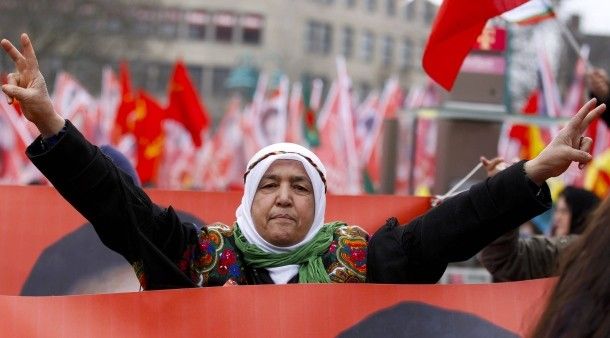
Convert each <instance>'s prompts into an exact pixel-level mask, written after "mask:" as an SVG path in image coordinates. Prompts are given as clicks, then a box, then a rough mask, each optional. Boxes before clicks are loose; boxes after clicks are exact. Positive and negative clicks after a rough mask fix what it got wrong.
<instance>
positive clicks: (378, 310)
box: [0, 280, 550, 337]
mask: <svg viewBox="0 0 610 338" xmlns="http://www.w3.org/2000/svg"><path fill="white" fill-rule="evenodd" d="M549 286H550V282H549V281H548V280H536V281H528V282H517V283H501V284H480V285H375V284H368V285H367V284H363V285H357V284H345V285H338V284H336V285H329V284H301V285H299V284H296V285H271V286H261V285H259V286H238V287H216V288H203V289H183V290H168V291H147V292H138V293H119V294H106V295H92V296H91V295H88V296H64V297H13V296H0V314H2V319H3V320H2V322H3V324H2V325H1V326H0V336H3V337H43V336H44V337H199V336H210V337H240V336H248V337H288V336H289V337H331V336H336V335H337V334H338V333H340V332H342V331H344V330H347V329H350V328H352V335H353V332H354V331H353V330H354V329H353V326H354V325H358V329H359V330H358V331H357V332H358V333H360V334H361V336H370V335H369V334H368V333H372V334H375V333H379V332H385V333H386V335H391V332H403V336H404V332H405V331H406V330H409V331H408V332H412V333H413V336H415V337H435V336H439V333H440V334H441V336H444V337H449V336H451V337H453V336H456V337H483V336H482V335H481V332H482V331H484V332H485V335H484V336H485V337H514V335H512V334H511V333H510V332H512V333H517V334H520V335H523V334H524V333H526V332H528V331H529V330H530V329H531V325H532V324H533V322H532V321H533V320H535V318H537V317H538V314H539V311H540V306H542V304H544V295H545V292H546V290H547V289H548V288H549ZM447 310H449V311H447ZM396 316H399V318H401V319H400V320H395V319H394V320H392V319H393V318H396ZM384 317H385V319H390V320H391V322H389V324H388V322H387V321H384ZM379 324H382V325H386V326H385V327H379ZM430 327H432V328H430ZM401 329H402V331H400V330H401ZM443 330H445V331H451V333H452V334H448V335H442V333H443ZM507 330H508V331H510V332H507ZM435 333H436V335H435ZM475 333H477V334H476V335H475ZM347 336H350V335H347ZM381 336H384V335H381Z"/></svg>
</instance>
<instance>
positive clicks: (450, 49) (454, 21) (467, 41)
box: [422, 0, 527, 90]
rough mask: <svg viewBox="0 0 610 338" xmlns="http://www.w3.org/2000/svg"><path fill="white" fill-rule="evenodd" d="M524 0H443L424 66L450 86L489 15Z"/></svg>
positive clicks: (425, 51)
mask: <svg viewBox="0 0 610 338" xmlns="http://www.w3.org/2000/svg"><path fill="white" fill-rule="evenodd" d="M525 2H527V0H482V1H473V0H445V1H443V4H442V5H441V7H440V9H439V10H438V14H437V15H436V19H435V20H434V23H433V24H432V30H431V31H430V37H429V38H428V43H427V44H426V48H425V50H424V56H423V60H422V63H423V67H424V69H425V70H426V73H428V75H429V76H430V77H431V78H432V79H434V81H436V82H437V83H438V84H440V85H441V86H443V88H445V89H447V90H451V87H453V83H454V82H455V78H456V77H457V74H458V71H459V70H460V67H461V65H462V62H463V61H464V58H466V55H467V54H468V52H469V51H470V48H471V47H472V46H473V44H474V42H475V41H476V39H477V37H478V36H479V34H481V31H482V30H483V27H485V23H486V22H487V20H488V19H490V18H493V17H495V16H497V15H500V14H502V13H504V12H506V11H508V10H510V9H513V8H515V7H517V6H519V5H521V4H523V3H525Z"/></svg>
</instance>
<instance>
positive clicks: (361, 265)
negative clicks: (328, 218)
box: [327, 225, 368, 283]
mask: <svg viewBox="0 0 610 338" xmlns="http://www.w3.org/2000/svg"><path fill="white" fill-rule="evenodd" d="M335 236H336V241H333V243H332V244H331V246H330V248H329V252H331V253H333V251H334V254H335V257H336V259H337V261H338V263H339V264H340V265H335V266H334V267H333V266H332V265H331V266H329V269H328V270H327V271H329V275H330V277H331V280H332V281H333V282H337V283H356V282H364V281H365V280H366V256H367V241H368V234H367V233H366V231H364V230H363V229H362V228H360V227H358V226H347V225H346V226H344V227H341V228H339V229H337V231H336V232H335ZM331 267H333V268H332V269H331Z"/></svg>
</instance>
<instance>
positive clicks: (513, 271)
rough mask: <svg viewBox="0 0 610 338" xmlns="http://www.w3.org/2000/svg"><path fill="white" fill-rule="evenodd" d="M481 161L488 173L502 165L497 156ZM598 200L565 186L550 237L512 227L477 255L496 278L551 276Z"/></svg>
mask: <svg viewBox="0 0 610 338" xmlns="http://www.w3.org/2000/svg"><path fill="white" fill-rule="evenodd" d="M482 162H483V165H484V166H485V168H486V170H487V173H488V175H489V176H493V175H495V174H496V173H497V172H498V171H499V170H502V169H503V168H504V167H505V164H504V160H503V159H502V158H499V157H498V158H494V159H492V160H487V159H486V158H482ZM598 203H599V198H597V196H595V194H593V193H591V192H590V191H587V190H584V189H580V188H576V187H566V188H565V189H564V190H563V191H562V192H561V194H560V195H559V199H558V200H557V206H556V209H555V212H554V214H553V217H552V219H553V220H552V228H551V234H552V236H551V237H547V236H544V235H533V236H529V237H525V236H520V233H519V229H514V230H511V231H509V232H507V233H506V234H504V235H502V236H501V237H499V238H498V239H496V240H495V241H493V242H492V243H491V244H489V245H488V246H487V247H485V248H484V249H483V250H482V251H481V252H480V254H479V259H480V261H481V263H482V264H483V266H484V267H485V268H486V269H487V270H488V271H489V273H491V275H492V278H493V280H494V281H497V282H504V281H517V280H527V279H534V278H544V277H550V276H553V275H554V274H555V273H556V271H557V262H558V259H559V257H560V255H561V254H562V252H563V251H564V250H565V249H566V248H567V247H568V246H569V245H570V244H571V243H572V242H574V240H576V238H577V237H578V235H579V234H581V233H582V232H583V231H584V229H585V226H586V222H585V220H586V218H587V215H589V213H590V212H591V211H592V210H593V209H594V208H595V207H596V206H597V204H598ZM523 226H527V225H525V224H524V225H523ZM523 226H522V227H523Z"/></svg>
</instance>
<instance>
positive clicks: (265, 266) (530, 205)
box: [0, 34, 605, 289]
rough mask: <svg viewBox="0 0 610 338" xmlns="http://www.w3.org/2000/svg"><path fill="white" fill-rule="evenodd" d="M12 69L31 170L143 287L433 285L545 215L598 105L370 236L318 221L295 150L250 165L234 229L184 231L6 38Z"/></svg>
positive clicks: (316, 186) (311, 181) (322, 177)
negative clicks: (31, 130) (537, 146)
mask: <svg viewBox="0 0 610 338" xmlns="http://www.w3.org/2000/svg"><path fill="white" fill-rule="evenodd" d="M0 44H1V45H2V47H3V48H4V50H5V51H6V52H7V53H8V55H9V56H10V57H11V58H12V60H13V61H14V62H15V64H16V68H17V71H16V72H14V73H11V74H9V76H8V84H6V85H3V86H2V90H3V91H4V93H5V94H6V95H7V96H8V97H9V101H12V100H14V99H17V100H19V102H20V103H21V107H22V110H23V112H24V115H25V117H26V118H27V119H28V120H30V121H32V122H33V123H34V124H35V125H36V127H37V128H38V130H39V131H40V133H41V135H40V136H39V137H38V138H37V139H36V140H35V141H34V142H33V143H32V144H31V145H30V146H29V147H28V149H27V154H28V156H29V158H30V159H31V160H32V162H33V163H34V164H35V165H36V166H37V167H38V168H39V169H40V170H41V172H42V173H43V174H44V175H45V176H46V177H47V178H48V179H49V180H50V181H51V182H52V183H53V185H54V186H55V188H56V189H57V190H58V191H59V192H60V193H61V194H62V196H63V197H64V198H65V199H66V200H67V201H68V202H70V203H71V204H72V205H73V206H74V207H75V208H76V209H77V210H78V211H79V212H80V213H81V214H83V216H84V217H85V218H87V219H88V220H89V221H90V222H91V224H92V225H93V226H94V228H95V230H96V232H97V233H98V235H99V236H100V239H101V240H102V242H103V243H104V244H106V245H107V246H108V247H110V248H111V249H113V250H115V251H116V252H118V253H120V254H121V255H122V256H123V257H125V259H127V261H128V262H130V263H131V264H132V265H133V266H134V269H135V270H136V274H137V275H138V277H139V280H140V283H141V284H142V286H143V287H144V288H145V289H162V288H179V287H197V286H215V285H227V284H229V285H231V284H260V283H276V284H280V283H292V282H299V283H325V282H377V283H434V282H436V281H438V279H439V278H440V277H441V275H442V273H443V272H444V270H445V268H446V266H447V263H448V262H452V261H459V260H465V259H467V258H469V257H471V256H472V255H474V254H475V253H476V252H478V251H479V250H480V249H481V248H483V247H484V246H485V245H486V244H488V243H489V242H491V241H492V240H493V239H495V238H496V237H498V236H499V235H501V234H502V233H505V232H506V231H508V230H510V229H513V228H515V227H517V226H519V225H520V224H521V223H523V222H525V221H526V220H528V219H530V218H532V217H533V216H535V215H537V214H539V213H541V212H542V211H544V210H546V209H548V208H549V207H550V193H549V189H548V186H547V185H546V183H545V180H546V179H547V178H549V177H553V176H557V175H559V174H561V173H563V172H564V171H565V170H566V169H567V168H568V166H569V165H570V164H571V163H572V162H573V161H577V162H579V163H580V164H581V165H584V164H585V163H587V162H589V161H590V160H591V155H590V154H588V153H587V150H588V149H589V148H590V146H591V142H592V141H591V139H589V138H586V137H582V133H583V132H584V131H585V129H586V127H587V126H588V125H589V124H590V123H591V121H592V120H593V119H594V118H596V117H597V116H599V115H600V114H601V113H602V112H603V111H604V109H605V106H604V105H600V106H598V107H596V101H595V100H591V101H590V102H588V103H587V104H586V105H585V106H583V108H582V109H581V110H580V111H579V112H578V114H576V115H575V116H574V118H572V120H571V121H570V122H569V123H568V125H567V126H566V128H564V129H563V130H562V131H561V132H560V133H559V135H558V136H557V137H556V138H555V139H554V140H553V141H552V142H551V144H550V145H549V146H548V147H547V148H545V150H543V151H542V153H540V155H539V156H538V157H536V158H535V159H533V160H530V161H522V162H520V163H517V164H515V165H513V166H511V167H509V168H507V169H506V170H504V171H503V172H501V173H500V174H498V175H496V176H494V177H493V178H490V179H488V180H486V181H484V182H481V183H480V184H477V185H475V186H473V187H472V188H471V189H470V190H469V191H467V192H464V193H462V194H459V195H457V196H455V197H453V198H451V199H449V200H447V201H445V202H444V203H442V204H441V205H440V206H438V207H436V208H433V209H432V210H430V211H429V212H427V213H425V214H424V215H422V216H420V217H418V218H416V219H415V220H413V221H411V222H410V223H409V224H406V225H399V224H398V221H397V220H396V219H395V218H389V219H388V220H387V222H386V224H385V225H384V226H382V227H381V228H380V229H379V230H378V231H377V232H376V233H375V234H374V235H373V236H372V237H369V236H368V234H366V233H365V232H364V231H363V230H362V229H360V228H359V227H357V226H353V225H347V224H345V223H342V222H328V223H325V220H324V211H325V206H326V171H325V168H324V166H323V164H322V163H321V162H320V160H319V159H318V158H317V157H316V156H315V155H314V154H313V153H311V151H309V150H307V149H305V148H303V147H301V146H298V145H295V144H285V143H283V144H275V145H271V146H269V147H266V148H263V149H262V150H261V151H259V152H258V153H257V154H255V155H254V156H253V157H252V159H251V160H250V161H249V163H248V166H247V168H246V173H245V176H244V180H245V189H244V195H243V197H242V201H241V205H240V206H239V207H238V209H237V211H236V218H237V222H236V223H235V224H233V225H223V224H217V225H208V226H206V227H204V228H203V229H197V228H196V227H193V226H189V225H186V224H183V223H181V222H180V221H179V219H178V218H177V216H176V213H175V212H174V209H173V208H172V207H168V208H161V207H159V206H157V205H155V204H154V203H152V201H151V200H150V199H149V198H148V196H147V195H146V194H145V193H144V192H143V191H142V190H141V189H140V188H138V187H137V186H135V185H134V184H133V182H131V180H128V179H126V176H125V174H124V173H123V172H122V171H120V170H118V169H117V168H116V166H115V165H114V164H113V163H112V161H110V160H109V159H108V158H107V157H105V156H103V155H101V153H100V151H99V149H98V148H97V147H95V146H94V145H92V144H90V143H89V142H87V140H86V139H85V138H84V137H83V136H82V135H81V134H80V133H79V132H78V130H76V128H74V126H73V125H72V123H70V121H67V120H64V119H63V118H62V117H61V115H59V114H58V113H57V112H55V110H54V108H53V105H52V103H51V100H50V98H49V95H48V92H47V89H46V85H45V81H44V78H43V76H42V74H41V73H40V71H39V69H38V63H37V60H36V56H35V53H34V49H33V47H32V44H31V41H30V39H29V38H28V36H27V35H26V34H23V35H22V36H21V44H22V48H23V52H20V51H18V50H17V48H15V47H14V46H13V45H12V44H11V43H10V42H9V41H8V40H2V41H1V43H0Z"/></svg>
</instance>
